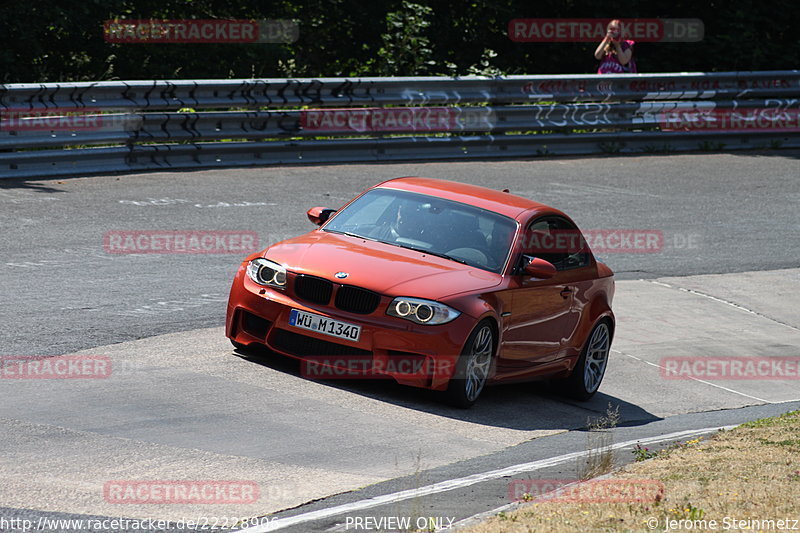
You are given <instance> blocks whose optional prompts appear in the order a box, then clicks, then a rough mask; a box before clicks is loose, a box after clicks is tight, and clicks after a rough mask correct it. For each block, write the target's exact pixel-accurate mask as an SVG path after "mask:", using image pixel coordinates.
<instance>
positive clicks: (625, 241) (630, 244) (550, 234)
mask: <svg viewBox="0 0 800 533" xmlns="http://www.w3.org/2000/svg"><path fill="white" fill-rule="evenodd" d="M701 242H702V239H701V235H700V234H697V233H680V232H677V233H667V234H666V235H665V232H664V231H662V230H660V229H645V228H606V229H584V230H574V229H544V230H540V229H536V228H533V229H530V230H529V231H527V232H526V233H525V234H524V235H523V238H522V242H521V246H522V249H523V251H524V253H527V254H531V255H537V254H574V253H577V252H581V251H583V250H585V249H586V248H587V247H588V248H589V249H591V250H592V252H594V253H595V254H601V255H605V254H623V253H626V254H654V253H661V252H663V251H665V250H668V249H672V250H677V249H697V248H700V246H701Z"/></svg>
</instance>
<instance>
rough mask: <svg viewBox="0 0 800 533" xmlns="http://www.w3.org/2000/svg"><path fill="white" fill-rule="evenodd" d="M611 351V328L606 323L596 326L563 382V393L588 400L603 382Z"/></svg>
mask: <svg viewBox="0 0 800 533" xmlns="http://www.w3.org/2000/svg"><path fill="white" fill-rule="evenodd" d="M610 351H611V328H610V327H609V325H608V322H607V321H605V320H604V321H602V322H600V323H599V324H597V325H596V326H595V327H594V329H592V332H591V333H590V334H589V340H588V341H587V342H586V345H585V346H584V347H583V351H582V352H581V356H580V358H579V359H578V362H577V363H576V364H575V368H573V369H572V374H570V376H569V377H568V378H567V379H565V380H564V381H563V385H564V389H563V390H564V392H565V393H566V394H567V395H568V396H571V397H573V398H575V399H577V400H588V399H589V398H591V397H592V396H594V393H595V392H597V389H599V388H600V382H602V381H603V375H605V372H606V366H607V365H608V354H609V352H610Z"/></svg>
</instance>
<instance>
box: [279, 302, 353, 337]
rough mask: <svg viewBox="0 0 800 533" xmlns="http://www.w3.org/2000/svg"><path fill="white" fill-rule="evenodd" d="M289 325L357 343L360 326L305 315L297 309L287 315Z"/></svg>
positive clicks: (310, 314) (319, 316) (313, 315)
mask: <svg viewBox="0 0 800 533" xmlns="http://www.w3.org/2000/svg"><path fill="white" fill-rule="evenodd" d="M289 325H290V326H294V327H296V328H302V329H307V330H310V331H316V332H318V333H324V334H325V335H330V336H331V337H338V338H340V339H347V340H349V341H357V340H358V337H359V336H360V335H361V326H356V325H355V324H348V323H347V322H341V321H339V320H334V319H332V318H328V317H324V316H321V315H315V314H314V313H306V312H305V311H300V310H298V309H292V312H291V314H290V315H289Z"/></svg>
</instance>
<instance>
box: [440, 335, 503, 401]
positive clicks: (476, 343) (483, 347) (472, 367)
mask: <svg viewBox="0 0 800 533" xmlns="http://www.w3.org/2000/svg"><path fill="white" fill-rule="evenodd" d="M495 344H496V342H495V334H494V329H493V328H492V325H491V322H490V321H488V320H484V321H482V322H480V323H479V324H478V325H477V326H475V329H474V330H472V333H470V335H469V338H467V342H466V344H465V345H464V350H463V351H462V352H461V355H460V356H459V358H458V363H456V371H455V373H454V374H453V377H452V378H450V383H449V384H448V385H447V392H446V393H445V398H446V400H447V403H449V404H450V405H453V406H455V407H461V408H463V409H466V408H469V407H472V406H473V405H474V404H475V402H476V401H477V399H478V396H480V394H481V391H482V390H483V388H484V386H485V385H486V381H487V380H488V379H489V369H490V368H491V365H492V356H493V355H494V346H495Z"/></svg>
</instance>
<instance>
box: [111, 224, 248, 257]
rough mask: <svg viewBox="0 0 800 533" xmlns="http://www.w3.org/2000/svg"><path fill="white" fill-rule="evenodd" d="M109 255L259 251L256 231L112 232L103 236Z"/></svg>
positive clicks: (244, 252)
mask: <svg viewBox="0 0 800 533" xmlns="http://www.w3.org/2000/svg"><path fill="white" fill-rule="evenodd" d="M103 249H104V250H105V251H106V252H107V253H109V254H240V255H241V254H249V253H252V252H255V251H256V250H258V249H259V247H258V234H257V233H256V232H254V231H227V230H224V231H221V230H216V231H198V230H186V231H160V230H127V231H109V232H107V233H106V234H105V235H103Z"/></svg>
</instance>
